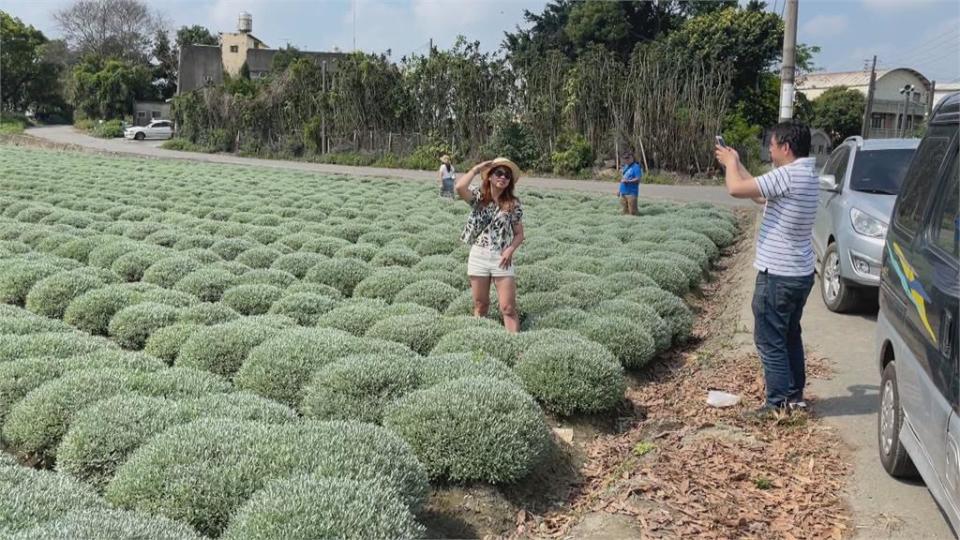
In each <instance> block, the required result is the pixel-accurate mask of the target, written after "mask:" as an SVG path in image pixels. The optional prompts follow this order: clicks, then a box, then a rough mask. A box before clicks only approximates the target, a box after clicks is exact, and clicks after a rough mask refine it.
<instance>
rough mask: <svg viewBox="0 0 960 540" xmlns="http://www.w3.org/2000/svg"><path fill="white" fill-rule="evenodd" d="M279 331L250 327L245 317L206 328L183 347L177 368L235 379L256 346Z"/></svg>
mask: <svg viewBox="0 0 960 540" xmlns="http://www.w3.org/2000/svg"><path fill="white" fill-rule="evenodd" d="M279 331H280V330H279V329H278V328H276V327H273V326H261V325H256V324H250V323H249V321H244V318H240V319H237V320H235V321H231V322H228V323H224V324H218V325H215V326H206V327H204V328H201V329H199V330H197V331H196V332H194V333H193V334H192V335H191V336H190V337H189V338H188V339H187V341H186V342H185V343H184V344H183V345H182V346H181V347H180V354H179V355H178V356H177V360H176V365H177V366H181V367H189V368H195V369H201V370H204V371H209V372H212V373H216V374H218V375H223V376H225V377H232V376H233V374H234V373H236V372H237V370H238V369H240V366H241V365H242V364H243V361H244V359H246V357H247V355H248V354H250V351H252V350H253V348H254V347H256V346H257V345H259V344H260V343H263V342H264V341H266V340H267V339H269V338H271V337H272V336H274V335H275V334H276V333H277V332H279Z"/></svg>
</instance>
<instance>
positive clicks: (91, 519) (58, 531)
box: [13, 508, 202, 540]
mask: <svg viewBox="0 0 960 540" xmlns="http://www.w3.org/2000/svg"><path fill="white" fill-rule="evenodd" d="M78 538H96V539H102V540H107V539H109V540H122V539H126V538H150V539H151V540H202V537H201V536H200V535H198V534H197V532H196V531H194V530H193V529H191V528H190V527H189V526H187V525H184V524H183V523H178V522H176V521H173V520H171V519H166V518H162V517H157V516H151V515H148V514H144V513H140V512H129V511H123V510H108V509H101V508H91V509H85V510H71V511H69V512H67V513H65V514H63V515H62V516H59V517H57V518H55V519H52V520H49V521H46V522H44V523H42V524H40V525H37V526H36V527H33V528H31V529H27V530H24V531H21V532H20V533H19V534H17V535H15V536H14V537H13V539H15V540H76V539H78Z"/></svg>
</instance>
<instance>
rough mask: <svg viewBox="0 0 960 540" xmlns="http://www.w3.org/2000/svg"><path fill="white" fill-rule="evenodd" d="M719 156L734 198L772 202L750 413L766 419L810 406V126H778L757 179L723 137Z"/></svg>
mask: <svg viewBox="0 0 960 540" xmlns="http://www.w3.org/2000/svg"><path fill="white" fill-rule="evenodd" d="M715 154H716V158H717V161H719V162H720V164H721V165H723V167H724V169H725V170H726V172H725V178H724V179H725V182H726V186H727V192H728V193H730V195H731V196H733V197H736V198H742V199H747V198H749V199H754V200H764V201H765V202H766V208H765V209H764V212H763V221H762V222H761V224H760V230H759V232H758V233H757V246H756V258H755V260H754V263H753V266H754V268H756V269H757V279H756V286H755V288H754V292H753V303H752V307H753V316H754V341H755V343H756V345H757V351H758V352H759V353H760V360H761V361H762V363H763V375H764V382H765V383H766V402H765V403H764V405H763V407H761V408H760V409H758V410H756V411H753V412H751V413H750V414H749V416H751V417H753V418H757V419H763V418H768V417H770V416H772V415H773V414H774V413H776V412H779V411H783V412H788V411H790V410H794V409H804V408H806V406H807V405H806V402H805V401H804V398H803V389H804V386H805V385H806V365H805V358H804V351H803V341H802V339H801V329H800V319H801V317H802V315H803V308H804V305H805V304H806V301H807V296H808V295H809V294H810V289H811V288H812V287H813V279H814V278H813V270H814V264H815V256H814V253H813V245H812V243H811V237H812V232H813V222H814V218H816V215H817V199H818V196H819V183H818V179H817V174H816V160H815V158H812V157H808V156H809V154H810V128H808V127H807V126H806V125H804V124H801V123H799V122H781V123H779V124H777V125H776V126H775V127H774V128H773V135H772V137H771V139H770V157H771V158H772V160H773V164H774V165H775V166H776V168H775V169H773V170H772V171H770V172H768V173H766V174H764V175H761V176H758V177H756V178H754V177H753V175H751V174H750V173H749V172H748V171H747V170H746V168H745V167H744V166H743V165H742V164H741V163H740V156H739V155H738V154H737V151H736V150H734V149H733V148H730V147H728V146H726V144H723V139H722V138H721V137H718V138H717V145H716V148H715Z"/></svg>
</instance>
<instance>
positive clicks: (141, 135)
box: [133, 131, 147, 141]
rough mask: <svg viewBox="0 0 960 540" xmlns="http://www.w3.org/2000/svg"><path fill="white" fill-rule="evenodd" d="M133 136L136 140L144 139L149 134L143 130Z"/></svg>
mask: <svg viewBox="0 0 960 540" xmlns="http://www.w3.org/2000/svg"><path fill="white" fill-rule="evenodd" d="M133 138H134V139H135V140H138V141H142V140H144V139H146V138H147V136H146V135H144V134H143V132H142V131H141V132H140V133H137V134H136V135H134V136H133Z"/></svg>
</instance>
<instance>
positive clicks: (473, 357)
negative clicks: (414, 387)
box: [417, 352, 523, 387]
mask: <svg viewBox="0 0 960 540" xmlns="http://www.w3.org/2000/svg"><path fill="white" fill-rule="evenodd" d="M417 369H418V371H419V373H420V386H422V387H428V386H433V385H435V384H440V383H443V382H447V381H453V380H456V379H462V378H464V377H488V378H491V379H497V380H500V381H505V382H508V383H513V384H515V385H517V386H522V384H523V383H522V381H521V380H520V377H518V376H517V374H516V373H514V371H513V370H512V369H510V366H508V365H507V364H506V363H504V362H501V361H500V360H497V359H496V358H494V357H493V356H490V355H487V354H484V353H481V352H462V353H449V354H431V355H430V356H427V357H424V358H420V359H419V360H418V364H417Z"/></svg>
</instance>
